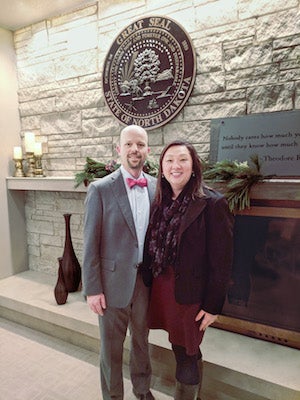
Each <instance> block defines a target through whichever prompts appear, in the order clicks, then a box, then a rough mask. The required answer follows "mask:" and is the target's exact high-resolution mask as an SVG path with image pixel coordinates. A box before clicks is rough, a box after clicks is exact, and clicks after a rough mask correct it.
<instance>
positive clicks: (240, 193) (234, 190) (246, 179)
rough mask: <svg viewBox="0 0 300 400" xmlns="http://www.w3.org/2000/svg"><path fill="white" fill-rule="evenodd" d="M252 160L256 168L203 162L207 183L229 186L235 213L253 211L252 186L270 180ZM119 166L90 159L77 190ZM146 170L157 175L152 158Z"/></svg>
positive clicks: (79, 175) (227, 162)
mask: <svg viewBox="0 0 300 400" xmlns="http://www.w3.org/2000/svg"><path fill="white" fill-rule="evenodd" d="M250 159H251V162H252V164H253V166H249V165H248V162H247V161H245V162H238V161H231V160H222V161H217V162H216V163H207V162H205V161H202V165H203V178H204V180H205V181H208V180H209V181H211V182H215V183H225V191H224V195H225V196H226V198H227V200H228V204H229V208H230V210H231V211H232V212H235V211H240V210H244V209H245V208H249V207H250V190H251V188H252V186H253V185H254V184H256V183H257V182H259V181H262V180H263V179H266V178H270V176H268V177H267V176H264V175H263V174H262V173H261V164H260V161H259V158H258V156H257V155H253V156H252V157H250ZM119 167H120V164H118V163H117V162H116V161H115V160H112V161H110V162H108V163H106V164H105V163H103V162H99V161H95V160H93V159H92V158H90V157H87V158H86V164H85V166H84V170H83V171H82V172H78V173H76V174H75V187H76V188H77V187H78V186H79V185H81V184H84V185H85V186H87V185H88V184H89V182H92V181H93V180H95V179H97V178H103V177H104V176H106V175H109V174H110V173H112V172H113V171H115V170H117V169H118V168H119ZM143 170H144V172H146V173H148V174H149V175H152V176H157V174H158V163H156V162H154V161H152V160H149V159H148V160H147V161H146V162H145V165H144V168H143Z"/></svg>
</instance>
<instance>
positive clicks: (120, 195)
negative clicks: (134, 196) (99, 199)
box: [111, 170, 136, 238]
mask: <svg viewBox="0 0 300 400" xmlns="http://www.w3.org/2000/svg"><path fill="white" fill-rule="evenodd" d="M111 188H112V191H113V193H114V196H115V199H116V202H117V204H118V205H119V208H120V210H121V212H122V214H123V216H124V218H125V220H126V222H127V224H128V227H129V229H130V231H131V233H132V235H133V237H134V238H136V231H135V226H134V220H133V216H132V212H131V208H130V204H129V200H128V196H127V192H126V188H125V184H124V180H123V175H122V173H121V171H120V170H117V171H116V172H115V173H113V174H111Z"/></svg>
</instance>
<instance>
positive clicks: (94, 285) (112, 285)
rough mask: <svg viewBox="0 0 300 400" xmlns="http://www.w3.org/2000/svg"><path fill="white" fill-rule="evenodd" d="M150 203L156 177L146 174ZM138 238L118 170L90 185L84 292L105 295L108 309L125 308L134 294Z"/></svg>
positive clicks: (85, 238) (85, 222)
mask: <svg viewBox="0 0 300 400" xmlns="http://www.w3.org/2000/svg"><path fill="white" fill-rule="evenodd" d="M145 177H146V178H147V181H148V193H149V199H150V203H152V201H153V199H154V195H155V187H156V178H154V177H152V176H150V175H148V174H145ZM137 263H138V239H137V235H136V231H135V225H134V220H133V216H132V212H131V208H130V204H129V200H128V196H127V192H126V188H125V184H124V179H123V175H122V173H121V171H120V170H119V169H118V170H117V171H115V172H113V173H111V174H110V175H108V176H106V177H104V178H101V179H99V180H97V181H95V182H92V183H90V184H89V188H88V192H87V196H86V199H85V217H84V251H83V271H82V278H83V292H84V294H85V295H86V296H90V295H97V294H100V293H104V294H105V297H106V304H107V306H109V307H118V308H124V307H126V306H127V305H128V304H129V302H130V300H131V298H132V295H133V290H134V286H135V281H136V274H137Z"/></svg>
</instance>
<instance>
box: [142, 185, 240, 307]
mask: <svg viewBox="0 0 300 400" xmlns="http://www.w3.org/2000/svg"><path fill="white" fill-rule="evenodd" d="M204 193H205V196H204V197H201V198H196V199H193V200H191V202H190V204H189V205H188V208H187V210H186V213H185V215H184V216H183V217H182V221H181V225H180V229H179V240H178V251H177V258H176V262H175V265H174V270H175V298H176V301H177V302H178V303H180V304H197V303H198V304H199V307H200V308H199V309H203V310H204V311H206V312H208V313H210V314H219V313H220V312H221V311H222V307H223V304H224V301H225V297H226V291H227V288H228V284H229V280H230V273H231V266H232V258H233V223H234V218H233V215H232V213H231V212H230V211H229V208H228V203H227V200H226V199H225V197H224V196H223V195H221V194H220V193H219V192H217V191H215V190H212V189H208V188H205V189H204ZM147 248H148V232H147V235H146V240H145V251H144V261H143V266H142V275H143V279H144V283H145V285H146V286H151V283H152V279H153V278H152V272H151V269H150V267H151V257H150V255H149V254H148V252H147Z"/></svg>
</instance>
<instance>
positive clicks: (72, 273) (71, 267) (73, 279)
mask: <svg viewBox="0 0 300 400" xmlns="http://www.w3.org/2000/svg"><path fill="white" fill-rule="evenodd" d="M71 215H72V214H64V218H65V229H66V237H65V246H64V252H63V255H62V262H61V266H62V274H63V279H64V282H65V287H66V290H67V291H68V292H76V291H77V290H78V288H79V284H80V282H81V268H80V264H79V262H78V259H77V257H76V254H75V251H74V248H73V244H72V238H71V230H70V219H71Z"/></svg>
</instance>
